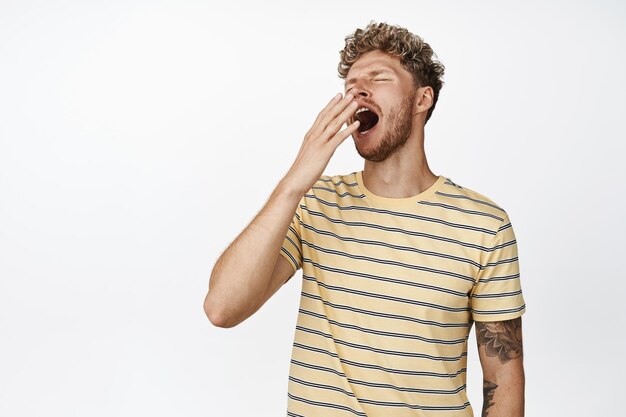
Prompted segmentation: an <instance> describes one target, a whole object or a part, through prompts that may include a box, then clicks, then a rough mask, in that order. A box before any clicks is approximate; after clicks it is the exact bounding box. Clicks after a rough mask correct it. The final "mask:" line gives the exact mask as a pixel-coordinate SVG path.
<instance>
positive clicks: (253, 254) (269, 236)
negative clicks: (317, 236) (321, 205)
mask: <svg viewBox="0 0 626 417" xmlns="http://www.w3.org/2000/svg"><path fill="white" fill-rule="evenodd" d="M301 197H302V196H301V195H300V194H299V193H298V192H294V191H292V189H291V188H290V187H289V186H287V185H286V183H284V182H283V181H281V183H279V184H278V186H277V187H276V188H275V189H274V191H273V192H272V194H271V196H270V198H269V199H268V201H267V202H266V204H265V206H264V207H263V208H262V209H261V210H260V211H259V213H258V214H257V215H256V216H255V218H254V219H253V220H252V221H251V222H250V224H249V225H248V226H247V227H246V228H245V229H244V230H243V231H242V232H241V233H240V234H239V236H237V238H236V239H235V240H234V241H233V242H232V243H231V244H230V245H229V246H228V247H227V248H226V250H225V251H224V252H223V253H222V255H221V256H220V257H219V258H218V260H217V262H216V263H215V266H214V267H213V270H212V272H211V278H210V280H209V291H208V293H207V295H206V298H205V300H204V311H205V313H206V315H207V316H208V318H209V320H210V321H211V323H213V324H214V325H216V326H218V327H233V326H235V325H237V324H239V323H241V322H242V321H244V320H245V319H246V318H248V317H249V316H251V315H252V314H254V313H255V312H256V311H257V310H258V309H259V308H260V307H261V306H262V305H263V303H265V301H267V298H266V297H268V296H271V295H272V294H273V292H274V291H276V290H277V289H278V288H277V286H276V285H273V284H272V285H271V282H270V281H271V280H272V273H273V271H274V270H275V266H276V271H277V272H276V273H275V275H278V276H276V278H277V279H279V280H280V281H281V284H282V283H284V282H285V281H286V279H287V278H288V277H289V276H291V275H292V274H293V272H294V271H293V269H292V268H291V267H290V266H288V265H287V264H286V262H285V263H280V262H278V263H277V261H278V258H279V257H280V247H281V246H282V243H283V241H284V239H285V234H286V233H287V229H288V227H289V224H290V223H291V220H292V218H293V215H294V213H295V211H296V208H297V205H298V203H299V201H300V198H301ZM277 264H278V265H277ZM285 265H287V266H285ZM270 287H271V288H272V291H271V292H268V288H270Z"/></svg>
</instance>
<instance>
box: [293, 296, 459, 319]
mask: <svg viewBox="0 0 626 417" xmlns="http://www.w3.org/2000/svg"><path fill="white" fill-rule="evenodd" d="M302 296H303V297H308V298H311V299H313V300H317V301H321V302H322V303H324V304H325V305H327V306H330V307H332V308H335V309H337V310H348V311H352V312H355V313H361V314H365V315H370V316H377V317H385V318H388V319H394V320H406V321H411V322H415V323H419V324H423V325H426V326H436V327H443V328H446V327H469V323H467V322H465V323H440V322H437V321H433V320H424V319H420V318H417V317H413V316H403V315H400V314H392V313H381V312H379V311H373V310H363V309H361V308H356V307H352V306H347V305H343V304H336V303H331V302H330V301H326V300H323V299H322V297H321V296H319V295H315V294H309V293H307V292H304V291H302Z"/></svg>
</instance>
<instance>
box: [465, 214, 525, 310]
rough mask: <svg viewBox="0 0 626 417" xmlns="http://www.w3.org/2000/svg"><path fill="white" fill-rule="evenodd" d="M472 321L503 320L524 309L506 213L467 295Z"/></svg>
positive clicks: (515, 254) (486, 250)
mask: <svg viewBox="0 0 626 417" xmlns="http://www.w3.org/2000/svg"><path fill="white" fill-rule="evenodd" d="M470 307H471V312H472V318H473V320H474V321H502V320H511V319H514V318H517V317H520V316H521V315H522V314H524V312H525V311H526V303H525V302H524V297H523V295H522V287H521V282H520V268H519V260H518V257H517V240H516V239H515V232H514V231H513V226H512V224H511V220H510V219H509V216H508V214H506V213H505V214H504V218H503V220H502V222H501V223H500V227H499V228H498V230H497V231H496V233H495V235H494V236H493V240H492V244H491V245H489V246H488V247H486V248H485V252H484V253H483V256H482V261H481V266H480V271H479V272H478V275H477V277H476V281H475V283H474V287H473V289H472V291H471V296H470Z"/></svg>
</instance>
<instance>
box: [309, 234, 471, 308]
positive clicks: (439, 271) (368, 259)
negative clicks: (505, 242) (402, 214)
mask: <svg viewBox="0 0 626 417" xmlns="http://www.w3.org/2000/svg"><path fill="white" fill-rule="evenodd" d="M302 244H303V245H305V246H309V247H310V248H313V249H316V250H318V251H319V252H326V253H332V254H334V255H339V256H343V257H346V258H352V259H360V260H362V261H366V262H373V263H378V264H387V265H395V266H400V267H403V268H408V269H415V270H418V271H425V272H431V273H433V274H438V275H446V276H449V277H453V278H459V279H462V280H464V281H468V282H471V283H472V284H473V283H474V282H475V281H474V278H473V277H468V276H466V275H462V274H457V273H456V272H451V271H444V270H443V269H435V268H429V267H427V266H420V265H411V264H407V263H404V262H398V261H390V260H387V259H381V258H372V257H369V256H364V255H354V254H351V253H348V252H343V251H338V250H333V249H326V248H322V247H321V246H318V245H314V244H313V243H309V242H308V241H306V240H302ZM303 259H304V258H303ZM307 259H308V258H307ZM365 267H366V268H367V266H365ZM320 269H325V270H327V271H328V270H334V271H335V272H342V273H345V274H349V275H357V276H366V277H370V278H380V280H381V281H390V282H397V283H399V284H406V285H414V286H416V287H421V288H428V289H431V290H435V291H442V292H446V293H448V294H452V295H456V296H458V297H465V296H467V293H465V292H462V291H454V290H451V289H448V288H443V287H436V286H434V285H428V284H421V283H417V282H409V281H403V280H394V279H392V278H385V277H381V276H379V275H370V274H365V273H362V272H357V271H348V270H345V269H338V268H332V267H324V268H322V267H320Z"/></svg>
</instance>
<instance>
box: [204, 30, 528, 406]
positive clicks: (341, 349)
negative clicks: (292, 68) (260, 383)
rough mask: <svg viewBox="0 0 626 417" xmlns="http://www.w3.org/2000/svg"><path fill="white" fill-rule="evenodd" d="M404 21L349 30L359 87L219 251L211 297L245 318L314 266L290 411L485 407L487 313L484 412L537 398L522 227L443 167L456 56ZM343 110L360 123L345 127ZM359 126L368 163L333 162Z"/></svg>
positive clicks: (307, 280) (229, 317)
mask: <svg viewBox="0 0 626 417" xmlns="http://www.w3.org/2000/svg"><path fill="white" fill-rule="evenodd" d="M433 55H434V54H433V51H432V49H431V47H430V46H429V45H428V44H427V43H425V42H424V41H423V40H422V39H421V38H420V37H418V36H416V35H413V34H411V33H410V32H408V31H407V30H406V29H404V28H401V27H398V26H392V25H387V24H385V23H380V24H376V23H374V22H370V24H369V25H368V26H367V27H366V28H365V29H364V30H361V29H358V30H356V31H355V33H354V34H353V35H351V36H349V37H347V38H346V45H345V48H344V49H343V50H342V51H341V52H340V56H341V62H340V64H339V68H338V69H339V75H340V77H341V78H343V79H345V80H346V82H345V93H346V94H345V97H343V98H342V97H341V94H339V95H337V96H336V97H335V98H333V99H332V100H331V101H330V102H329V103H328V105H327V106H326V107H325V108H324V109H323V110H322V111H321V112H320V113H319V115H318V117H317V119H316V120H315V122H314V124H313V126H312V127H311V129H310V130H309V131H308V132H307V134H306V136H305V138H304V141H303V144H302V147H301V148H300V151H299V153H298V155H297V157H296V160H295V162H294V163H293V165H292V166H291V168H290V170H289V171H288V173H287V175H286V176H285V177H284V178H283V179H282V180H281V181H280V183H279V185H278V186H277V187H276V189H275V190H274V192H273V193H272V195H271V197H270V198H269V200H268V202H267V203H266V205H265V206H264V207H263V209H262V210H261V211H260V212H259V213H258V214H257V216H256V217H255V218H254V219H253V221H252V222H251V223H250V224H249V225H248V227H246V229H245V230H244V231H243V232H242V233H241V234H240V235H239V236H238V237H237V238H236V239H235V241H234V242H233V243H232V244H231V245H230V246H229V247H228V248H227V249H226V251H224V253H223V254H222V255H221V256H220V258H219V259H218V261H217V262H216V264H215V267H214V269H213V272H212V274H211V279H210V283H209V293H208V294H207V297H206V299H205V303H204V309H205V312H206V314H207V315H208V317H209V319H210V320H211V322H212V323H213V324H215V325H216V326H220V327H232V326H235V325H237V324H238V323H241V322H242V321H243V320H245V319H246V318H247V317H249V316H250V315H252V314H254V312H256V311H257V310H258V309H259V308H260V307H261V306H262V305H263V304H264V303H265V302H266V301H267V300H268V299H269V298H270V297H271V296H272V295H273V294H274V293H275V292H276V291H277V290H278V289H279V288H280V287H281V286H282V285H283V284H284V283H285V282H287V281H288V280H289V279H290V277H291V276H293V275H294V273H295V272H296V271H297V270H298V269H300V268H302V270H303V274H302V277H303V280H302V292H301V299H300V309H299V313H298V321H297V326H296V332H295V340H294V344H293V350H292V360H291V366H290V372H289V392H288V412H287V414H288V415H289V416H294V417H296V416H306V417H318V416H324V417H326V416H333V417H335V416H338V417H339V416H354V415H356V416H368V417H388V416H393V417H403V416H438V417H444V416H445V417H451V416H473V410H472V406H471V405H470V403H469V401H468V399H467V395H466V386H465V383H466V363H467V339H468V335H469V332H470V328H471V325H472V323H473V322H476V336H477V343H478V351H479V357H480V362H481V365H482V370H483V376H484V405H483V411H482V415H483V417H484V416H489V417H504V416H506V417H513V416H523V414H524V369H523V364H522V358H523V355H522V333H521V315H522V314H523V313H524V312H525V303H524V299H523V296H522V292H521V286H520V279H519V264H518V258H517V246H516V240H515V234H514V232H513V228H512V226H511V221H510V219H509V217H508V214H507V213H506V212H505V211H504V209H503V208H502V207H500V206H499V205H498V204H496V203H495V202H494V201H493V200H491V199H489V198H488V197H486V196H484V195H482V194H479V193H477V192H475V191H472V190H470V189H468V188H466V187H463V186H461V185H459V184H458V183H456V182H454V181H452V180H451V179H450V178H448V177H446V176H444V175H435V174H433V172H432V171H431V170H430V168H429V167H428V163H427V161H426V156H425V153H424V126H425V124H426V122H427V121H428V119H429V118H430V116H431V115H432V112H433V110H434V108H435V104H436V102H437V99H438V95H439V90H440V89H441V86H442V84H443V82H442V81H441V77H442V76H443V72H444V67H443V65H442V64H441V63H439V62H437V61H436V60H434V59H433ZM344 123H347V127H346V128H345V129H344V130H341V131H340V129H341V127H342V125H343V124H344ZM350 135H352V137H353V139H354V143H355V146H356V149H357V151H358V153H359V154H360V155H361V156H362V157H363V158H364V159H365V165H364V169H363V170H362V171H358V172H352V173H350V174H346V175H336V176H328V175H322V172H323V170H324V168H325V167H326V166H327V164H328V161H329V160H330V158H331V156H332V154H333V153H334V151H335V149H336V148H337V146H339V144H341V143H342V142H343V140H344V139H345V138H347V137H348V136H350Z"/></svg>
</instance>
